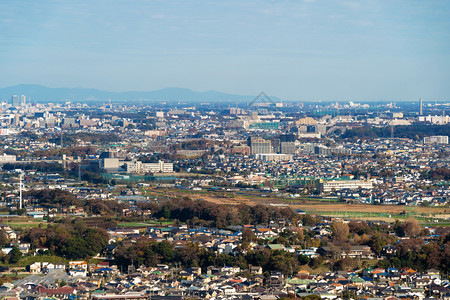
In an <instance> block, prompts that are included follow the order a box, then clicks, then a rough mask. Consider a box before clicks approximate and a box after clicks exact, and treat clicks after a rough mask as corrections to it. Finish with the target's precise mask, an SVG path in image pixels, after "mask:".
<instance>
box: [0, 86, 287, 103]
mask: <svg viewBox="0 0 450 300" xmlns="http://www.w3.org/2000/svg"><path fill="white" fill-rule="evenodd" d="M12 95H25V96H26V97H27V101H28V98H29V97H30V98H31V102H61V101H72V102H97V101H108V100H109V99H111V101H114V102H124V101H133V102H147V101H149V102H156V101H158V102H159V101H168V102H174V101H177V102H178V101H183V102H218V101H220V102H239V103H242V102H252V101H253V100H254V99H255V97H256V96H257V95H255V96H242V95H234V94H227V93H221V92H217V91H206V92H196V91H193V90H190V89H185V88H176V87H171V88H165V89H160V90H155V91H147V92H138V91H128V92H108V91H102V90H97V89H87V88H49V87H45V86H41V85H35V84H20V85H15V86H11V87H5V88H0V98H1V99H3V100H8V101H9V100H10V99H11V96H12ZM271 99H273V101H278V99H279V98H276V97H274V98H271ZM257 102H260V101H257Z"/></svg>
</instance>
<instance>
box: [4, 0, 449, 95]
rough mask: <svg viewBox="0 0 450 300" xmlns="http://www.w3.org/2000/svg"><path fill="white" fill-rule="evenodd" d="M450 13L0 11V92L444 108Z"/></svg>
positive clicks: (312, 3)
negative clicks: (415, 103)
mask: <svg viewBox="0 0 450 300" xmlns="http://www.w3.org/2000/svg"><path fill="white" fill-rule="evenodd" d="M448 49H450V1H446V0H440V1H439V0H428V1H422V0H411V1H405V0H398V1H381V0H380V1H351V0H349V1H337V0H329V1H324V0H304V1H257V0H249V1H234V0H231V1H147V0H146V1H144V0H135V1H125V0H117V1H106V0H105V1H86V0H80V1H66V0H61V1H50V0H42V1H31V0H30V1H2V2H1V3H0V66H1V72H0V82H1V85H2V87H5V86H9V85H16V84H21V83H33V84H42V85H46V86H51V87H76V86H80V87H92V88H98V89H104V90H110V91H128V90H140V91H148V90H155V89H160V88H165V87H186V88H190V89H193V90H198V91H205V90H218V91H222V92H228V93H235V94H242V95H257V94H258V93H259V92H260V91H265V92H266V93H268V94H272V95H277V96H279V97H282V98H283V99H286V100H333V99H336V100H386V99H392V100H416V99H418V98H419V97H423V98H424V99H429V100H434V99H437V100H440V101H442V100H448V99H449V95H450V93H449V92H450V84H448V79H449V78H450V51H449V50H448Z"/></svg>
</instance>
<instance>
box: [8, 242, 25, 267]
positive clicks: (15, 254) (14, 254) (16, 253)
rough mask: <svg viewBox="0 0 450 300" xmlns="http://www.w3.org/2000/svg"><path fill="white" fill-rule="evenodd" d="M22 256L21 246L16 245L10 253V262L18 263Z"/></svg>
mask: <svg viewBox="0 0 450 300" xmlns="http://www.w3.org/2000/svg"><path fill="white" fill-rule="evenodd" d="M21 257H22V252H20V250H19V247H17V246H14V247H13V248H12V250H11V251H10V252H9V254H8V258H9V262H10V263H11V264H17V263H18V262H19V260H20V258H21Z"/></svg>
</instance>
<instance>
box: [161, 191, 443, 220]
mask: <svg viewBox="0 0 450 300" xmlns="http://www.w3.org/2000/svg"><path fill="white" fill-rule="evenodd" d="M168 193H170V195H171V196H179V197H183V196H184V197H189V198H191V199H193V200H200V199H201V200H204V201H209V202H213V203H217V204H227V205H238V204H246V205H256V204H266V205H268V204H270V205H276V206H290V207H292V208H294V209H299V210H304V211H306V212H309V213H313V214H314V213H316V214H321V215H331V216H333V215H334V216H341V217H342V216H347V217H351V218H354V219H364V220H383V221H387V222H389V221H392V222H393V221H395V220H396V219H401V218H407V217H408V216H413V217H416V218H423V219H424V220H423V221H426V220H425V219H426V218H432V217H434V218H439V219H443V220H449V218H450V208H447V207H421V206H404V205H369V204H346V203H336V202H326V201H319V200H314V199H282V198H277V197H261V196H249V195H245V196H244V195H237V194H235V193H233V192H224V191H220V192H204V191H202V192H198V193H196V192H192V191H189V192H188V193H186V192H178V191H174V190H171V191H170V192H168Z"/></svg>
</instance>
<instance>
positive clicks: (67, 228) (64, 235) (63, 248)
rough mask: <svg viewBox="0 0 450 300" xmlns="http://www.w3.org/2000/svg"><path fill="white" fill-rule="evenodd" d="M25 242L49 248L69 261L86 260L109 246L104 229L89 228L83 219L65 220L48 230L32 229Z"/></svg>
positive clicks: (51, 252)
mask: <svg viewBox="0 0 450 300" xmlns="http://www.w3.org/2000/svg"><path fill="white" fill-rule="evenodd" d="M24 241H27V242H29V243H31V245H32V246H33V247H34V248H36V247H47V248H48V249H49V251H50V254H54V255H59V256H63V257H65V258H69V259H85V258H88V257H92V256H95V255H96V254H98V253H100V252H101V251H102V250H103V249H104V248H105V247H106V245H107V244H108V234H107V233H106V231H105V230H104V229H100V228H93V227H89V226H87V225H86V224H85V223H84V222H83V220H82V219H81V218H76V219H63V220H62V221H61V223H55V224H53V225H49V227H48V228H45V229H44V228H32V229H31V230H30V231H28V232H27V233H26V234H25V236H24Z"/></svg>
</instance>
